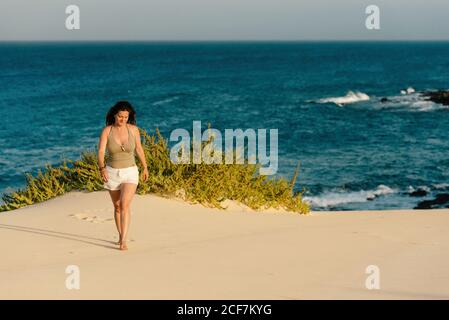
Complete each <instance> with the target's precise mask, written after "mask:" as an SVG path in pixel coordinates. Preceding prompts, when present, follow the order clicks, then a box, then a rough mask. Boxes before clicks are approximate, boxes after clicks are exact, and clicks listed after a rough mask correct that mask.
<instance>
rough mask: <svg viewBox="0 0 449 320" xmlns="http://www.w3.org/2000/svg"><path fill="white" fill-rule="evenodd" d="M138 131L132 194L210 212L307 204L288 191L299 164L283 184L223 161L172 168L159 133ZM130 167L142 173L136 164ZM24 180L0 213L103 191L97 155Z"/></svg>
mask: <svg viewBox="0 0 449 320" xmlns="http://www.w3.org/2000/svg"><path fill="white" fill-rule="evenodd" d="M140 131H141V134H142V136H143V141H142V147H143V149H144V154H145V158H146V162H147V165H148V172H149V177H148V179H147V181H145V182H144V181H142V180H141V181H140V182H139V186H138V188H137V191H136V192H137V193H138V194H141V195H143V194H148V193H154V194H159V195H161V196H165V197H172V196H176V197H181V198H183V199H184V200H186V201H188V202H191V203H200V204H202V205H205V206H209V207H216V208H223V207H222V202H223V201H224V200H226V199H229V200H236V201H238V202H240V203H242V204H245V205H247V206H248V207H250V208H253V209H256V210H258V209H264V208H270V207H272V208H284V209H286V210H289V211H291V212H296V213H301V214H306V213H308V212H309V210H310V208H309V204H308V203H306V202H304V201H303V200H302V195H303V193H304V191H305V190H304V189H303V190H302V191H301V192H294V191H293V187H294V185H295V182H296V179H297V176H298V172H299V165H298V168H297V169H296V171H295V173H294V175H293V178H292V180H291V181H286V180H285V179H284V178H268V177H267V176H263V175H259V174H258V169H259V165H258V164H257V165H254V164H248V163H245V164H224V161H223V164H204V163H201V164H192V163H191V164H174V163H172V162H171V160H170V149H169V148H168V142H167V141H166V140H165V139H164V138H163V137H162V136H161V134H160V132H159V130H156V134H155V135H151V136H150V135H148V134H147V132H146V131H145V130H143V129H140ZM212 139H213V137H212V138H211V139H210V140H209V141H207V142H203V144H207V143H209V142H210V141H211V140H212ZM191 154H192V152H191ZM223 158H224V155H223ZM136 163H137V165H138V167H139V172H142V167H141V164H140V162H139V161H136ZM26 178H27V185H26V187H25V188H24V189H23V190H18V191H16V192H12V193H10V194H5V195H3V196H2V199H3V201H4V202H5V204H4V205H2V206H0V211H7V210H13V209H17V208H20V207H23V206H26V205H30V204H33V203H38V202H42V201H45V200H48V199H50V198H53V197H56V196H59V195H62V194H64V193H66V192H69V191H71V190H80V191H81V190H86V191H98V190H103V181H102V179H101V176H100V172H99V170H98V160H97V150H93V151H85V152H82V154H81V158H80V160H77V161H72V160H69V159H66V160H64V161H63V163H62V164H61V165H60V166H59V167H57V168H55V167H52V166H50V165H47V166H46V170H45V172H44V173H42V172H41V171H40V170H39V172H38V174H37V176H36V177H33V176H32V175H30V174H29V173H27V174H26Z"/></svg>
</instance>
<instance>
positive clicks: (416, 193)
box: [410, 189, 427, 197]
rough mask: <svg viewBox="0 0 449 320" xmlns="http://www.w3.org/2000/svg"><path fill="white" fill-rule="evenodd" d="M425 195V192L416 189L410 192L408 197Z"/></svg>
mask: <svg viewBox="0 0 449 320" xmlns="http://www.w3.org/2000/svg"><path fill="white" fill-rule="evenodd" d="M426 195H427V191H426V190H424V189H418V190H415V191H413V192H410V197H424V196H426Z"/></svg>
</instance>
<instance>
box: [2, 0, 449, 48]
mask: <svg viewBox="0 0 449 320" xmlns="http://www.w3.org/2000/svg"><path fill="white" fill-rule="evenodd" d="M69 5H77V6H78V7H79V9H80V29H79V30H67V29H66V24H65V21H66V18H67V17H68V14H66V13H65V10H66V7H67V6H69ZM369 5H376V6H378V7H379V18H380V20H379V21H380V29H379V30H368V29H367V28H366V26H365V20H366V19H367V16H368V14H366V13H365V8H366V7H367V6H369ZM448 17H449V0H427V1H423V0H370V1H365V0H1V2H0V41H28V40H31V41H40V40H43V41H80V40H102V41H110V40H112V41H114V40H117V41H120V40H148V41H160V40H168V41H170V40H175V41H189V40H199V41H201V40H219V41H221V40H287V41H288V40H449V19H448Z"/></svg>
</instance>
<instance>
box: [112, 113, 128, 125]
mask: <svg viewBox="0 0 449 320" xmlns="http://www.w3.org/2000/svg"><path fill="white" fill-rule="evenodd" d="M128 117H129V112H128V111H119V112H118V113H117V114H116V115H115V123H116V124H118V125H125V124H126V123H128Z"/></svg>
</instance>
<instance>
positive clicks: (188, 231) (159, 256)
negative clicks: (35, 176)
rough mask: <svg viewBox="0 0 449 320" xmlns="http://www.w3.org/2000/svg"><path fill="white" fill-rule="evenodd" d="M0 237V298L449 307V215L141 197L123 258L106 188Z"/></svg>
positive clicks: (19, 221) (1, 220) (11, 222)
mask: <svg viewBox="0 0 449 320" xmlns="http://www.w3.org/2000/svg"><path fill="white" fill-rule="evenodd" d="M0 230H1V232H0V240H1V241H0V250H1V252H2V256H3V258H2V259H1V262H0V283H1V286H0V299H17V298H20V299H316V298H318V299H448V298H449V232H448V231H449V209H448V210H422V211H414V210H396V211H371V212H370V211H359V212H355V211H352V212H330V213H329V212H313V213H312V214H310V215H308V216H300V215H296V214H291V213H285V212H281V211H275V210H270V211H269V212H263V213H262V212H254V211H252V210H249V209H247V208H245V207H243V206H239V205H237V204H235V203H232V202H230V203H229V208H228V210H218V209H209V208H205V207H203V206H201V205H190V204H187V203H184V202H182V201H178V200H173V199H165V198H161V197H157V196H149V195H146V196H140V195H136V196H135V198H134V200H133V204H132V220H131V229H130V234H129V237H130V242H129V245H128V246H129V250H128V251H124V252H123V251H119V250H118V249H117V245H115V242H116V241H117V240H118V239H117V233H116V229H115V224H114V220H113V209H112V205H111V203H110V199H109V196H108V194H107V193H106V191H100V192H93V193H82V192H70V193H68V194H66V195H64V196H62V197H58V198H55V199H52V200H50V201H47V202H45V203H40V204H36V205H32V206H28V207H25V208H22V209H19V210H14V211H10V212H4V213H1V214H0ZM71 265H74V266H76V267H77V268H79V272H80V274H79V275H80V277H79V279H80V282H79V283H80V289H79V290H77V289H72V290H69V289H67V287H66V279H67V278H68V277H69V276H70V275H69V274H67V273H66V268H67V266H71ZM370 265H374V266H377V267H378V268H379V272H380V273H379V275H380V277H379V278H378V279H379V284H380V289H373V290H369V289H367V287H366V279H367V278H368V277H369V276H370V275H369V274H367V273H366V268H367V267H368V266H370Z"/></svg>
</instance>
